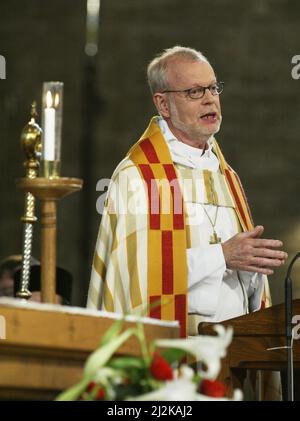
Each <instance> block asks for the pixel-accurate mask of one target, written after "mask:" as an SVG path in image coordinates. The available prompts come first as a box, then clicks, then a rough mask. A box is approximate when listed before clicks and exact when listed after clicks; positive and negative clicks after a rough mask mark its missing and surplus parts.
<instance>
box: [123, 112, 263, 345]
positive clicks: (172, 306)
mask: <svg viewBox="0 0 300 421" xmlns="http://www.w3.org/2000/svg"><path fill="white" fill-rule="evenodd" d="M213 149H214V151H215V153H216V154H217V156H218V158H219V162H220V170H221V172H222V173H223V174H224V175H225V177H226V180H227V183H228V186H229V190H230V192H231V195H232V198H233V200H234V203H235V209H236V212H237V216H238V218H239V221H240V224H241V227H242V229H243V231H247V230H250V229H252V228H253V222H252V217H251V213H250V210H249V207H248V204H247V200H246V196H245V193H244V190H243V187H242V185H241V182H240V180H239V177H238V175H237V174H236V173H235V171H234V170H233V169H232V168H231V167H230V166H229V165H228V164H227V162H226V161H225V158H224V156H223V154H222V152H221V150H220V148H219V146H218V144H217V142H216V140H214V147H213ZM128 157H129V159H130V160H131V161H132V162H133V163H134V164H135V165H136V167H137V168H138V171H139V173H140V175H141V177H142V179H143V180H144V181H145V183H146V185H147V187H148V277H147V278H148V285H147V295H148V308H149V316H150V317H154V318H157V319H162V320H179V323H180V333H181V336H182V337H186V335H187V317H188V316H187V313H188V303H187V291H188V274H187V258H186V249H187V240H186V230H185V212H184V205H183V197H182V194H181V191H180V187H179V182H178V178H177V173H176V169H175V166H174V163H173V161H172V157H171V154H170V151H169V148H168V145H167V143H166V141H165V139H164V137H163V134H162V132H161V130H160V127H159V125H158V123H157V122H156V117H153V119H152V120H151V122H150V124H149V126H148V128H147V129H146V131H145V132H144V134H143V135H142V137H141V138H140V140H139V141H138V142H137V143H136V144H135V145H134V146H133V147H132V148H131V149H130V150H129V152H128ZM162 181H164V183H162ZM162 184H163V185H164V191H163V192H162V189H161V185H162ZM166 185H167V186H168V188H169V196H168V197H170V212H168V213H163V212H161V204H162V201H163V199H162V193H163V194H166V191H165V186H166ZM175 195H176V203H175ZM178 200H180V201H181V211H179V207H178ZM264 298H265V295H264ZM264 301H265V300H264ZM263 307H264V303H263V304H262V308H263Z"/></svg>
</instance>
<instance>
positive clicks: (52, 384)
mask: <svg viewBox="0 0 300 421" xmlns="http://www.w3.org/2000/svg"><path fill="white" fill-rule="evenodd" d="M0 317H1V320H2V324H1V323H0V327H1V326H2V334H1V332H0V399H12V400H17V399H30V400H38V399H43V400H45V399H47V400H48V399H54V398H55V397H56V396H57V395H58V393H59V392H61V391H62V390H64V389H66V388H68V387H70V386H72V385H73V384H75V383H77V382H78V381H79V380H80V378H81V374H82V368H83V365H84V362H85V360H86V358H87V357H88V355H89V354H90V353H91V352H92V351H94V350H95V349H96V347H97V346H98V345H99V343H100V340H101V337H102V335H103V333H104V332H105V331H106V330H107V329H108V328H109V327H110V326H111V325H112V324H113V323H114V322H115V320H116V318H117V317H118V316H117V315H115V314H113V313H106V312H101V311H94V310H87V309H83V308H79V307H66V306H59V305H53V304H42V303H33V302H23V301H22V300H15V299H12V298H0ZM119 317H120V316H119ZM1 320H0V322H1ZM3 322H4V323H3ZM133 323H135V322H134V321H132V317H131V318H130V317H129V318H128V321H126V322H125V326H124V328H125V329H126V328H128V327H129V326H130V325H132V324H133ZM143 323H144V326H145V334H146V338H147V340H148V341H151V340H153V339H156V338H157V339H158V338H178V337H179V325H178V322H164V321H160V320H154V319H149V318H145V319H143ZM4 324H5V327H4ZM3 330H5V335H4V334H3V333H4V332H3ZM1 336H2V339H1ZM4 336H5V338H4ZM118 352H119V353H120V354H128V355H130V354H131V355H137V354H139V346H138V342H137V340H136V338H134V337H132V338H130V339H129V340H128V341H127V342H126V343H124V344H123V346H122V347H121V348H120V349H119V350H118Z"/></svg>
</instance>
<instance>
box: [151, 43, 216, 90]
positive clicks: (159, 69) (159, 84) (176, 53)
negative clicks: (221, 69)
mask: <svg viewBox="0 0 300 421" xmlns="http://www.w3.org/2000/svg"><path fill="white" fill-rule="evenodd" d="M178 57H179V58H185V59H187V60H191V61H202V62H205V63H208V64H209V61H208V60H207V58H206V57H205V56H204V55H203V54H202V53H201V52H200V51H197V50H194V49H193V48H188V47H181V46H179V45H176V46H175V47H172V48H167V49H166V50H164V51H163V52H162V53H160V54H159V55H158V56H157V57H155V59H153V60H152V61H151V62H150V63H149V65H148V68H147V77H148V83H149V87H150V90H151V92H152V94H155V93H156V92H162V91H164V90H167V89H168V88H169V87H168V76H167V69H168V65H169V63H170V61H171V60H174V59H176V58H178Z"/></svg>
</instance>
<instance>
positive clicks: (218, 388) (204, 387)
mask: <svg viewBox="0 0 300 421" xmlns="http://www.w3.org/2000/svg"><path fill="white" fill-rule="evenodd" d="M200 393H203V395H206V396H211V397H212V398H223V397H224V396H225V385H224V384H223V383H221V382H219V381H218V380H208V379H205V380H202V382H201V384H200Z"/></svg>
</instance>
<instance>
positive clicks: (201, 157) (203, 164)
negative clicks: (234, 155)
mask: <svg viewBox="0 0 300 421" xmlns="http://www.w3.org/2000/svg"><path fill="white" fill-rule="evenodd" d="M157 123H158V124H159V127H160V129H161V131H162V133H163V136H164V138H165V140H166V142H167V145H168V147H169V149H170V153H171V156H172V159H173V162H174V163H178V164H182V165H185V166H187V167H190V168H197V169H202V170H210V171H218V168H219V160H218V158H217V157H216V155H215V154H214V153H213V151H212V146H213V144H212V137H211V138H210V139H209V140H208V142H207V144H208V148H207V149H206V150H205V151H204V153H203V149H199V148H194V147H193V146H190V145H187V144H186V143H183V142H181V141H180V140H178V139H177V138H176V137H175V136H174V134H173V133H172V131H171V130H170V128H169V126H168V123H167V122H166V120H164V119H163V118H162V117H158V119H157Z"/></svg>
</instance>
